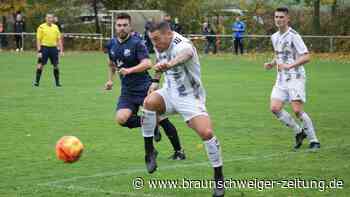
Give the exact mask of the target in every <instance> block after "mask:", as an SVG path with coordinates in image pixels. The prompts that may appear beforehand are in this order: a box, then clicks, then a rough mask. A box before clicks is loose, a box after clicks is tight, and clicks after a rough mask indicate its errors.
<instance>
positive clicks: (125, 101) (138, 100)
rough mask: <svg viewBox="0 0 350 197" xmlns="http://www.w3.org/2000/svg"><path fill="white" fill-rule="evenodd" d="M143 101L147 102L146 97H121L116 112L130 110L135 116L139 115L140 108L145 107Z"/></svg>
mask: <svg viewBox="0 0 350 197" xmlns="http://www.w3.org/2000/svg"><path fill="white" fill-rule="evenodd" d="M143 100H145V97H143V96H127V95H121V96H120V97H119V99H118V103H117V109H116V110H117V111H118V110H119V109H130V110H131V111H132V113H133V114H137V112H138V111H139V108H140V106H142V105H143Z"/></svg>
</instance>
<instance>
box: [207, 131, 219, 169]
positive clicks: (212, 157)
mask: <svg viewBox="0 0 350 197" xmlns="http://www.w3.org/2000/svg"><path fill="white" fill-rule="evenodd" d="M204 145H205V149H206V150H207V154H208V158H209V161H210V162H211V165H212V166H213V167H214V168H216V167H220V166H222V157H221V148H220V143H219V141H218V140H217V139H216V137H215V136H214V137H212V138H211V139H210V140H207V141H204Z"/></svg>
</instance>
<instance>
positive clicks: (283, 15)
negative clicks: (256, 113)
mask: <svg viewBox="0 0 350 197" xmlns="http://www.w3.org/2000/svg"><path fill="white" fill-rule="evenodd" d="M288 23H289V14H288V8H277V9H276V11H275V25H276V26H277V28H278V31H277V32H276V33H274V34H273V35H272V37H271V40H272V45H273V48H274V52H275V58H274V59H273V60H272V61H271V62H269V63H265V64H264V67H265V69H271V68H273V67H274V66H276V68H277V79H276V83H275V85H274V87H273V89H272V93H271V112H272V113H273V114H275V115H276V117H277V119H278V120H280V121H281V122H282V123H283V124H285V125H286V126H288V127H290V128H292V129H293V131H294V133H295V140H296V143H295V146H294V148H295V149H299V148H300V147H301V145H302V143H303V140H304V139H305V138H306V137H307V138H308V140H309V141H310V144H309V148H310V149H312V150H317V149H319V148H320V143H319V141H318V139H317V137H316V134H315V128H314V126H313V123H312V121H311V118H310V117H309V115H308V114H307V113H306V112H304V109H303V106H304V103H305V102H306V95H305V81H306V75H305V70H304V66H303V65H304V64H306V63H307V62H309V61H310V55H309V51H308V49H307V47H306V46H305V44H304V42H303V40H302V38H301V36H300V35H299V34H298V33H297V32H296V31H295V30H293V29H292V28H291V27H289V25H288ZM285 102H289V103H290V104H291V107H292V110H293V112H294V113H295V115H296V117H297V118H298V119H299V120H300V121H301V124H298V123H297V121H295V119H293V117H292V116H291V115H290V114H289V113H288V112H287V111H285V110H284V109H283V106H284V103H285Z"/></svg>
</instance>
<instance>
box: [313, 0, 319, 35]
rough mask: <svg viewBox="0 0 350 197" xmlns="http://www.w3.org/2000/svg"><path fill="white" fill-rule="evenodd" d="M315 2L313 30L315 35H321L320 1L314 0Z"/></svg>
mask: <svg viewBox="0 0 350 197" xmlns="http://www.w3.org/2000/svg"><path fill="white" fill-rule="evenodd" d="M313 2H314V17H313V29H314V33H315V34H319V33H320V31H321V21H320V0H314V1H313Z"/></svg>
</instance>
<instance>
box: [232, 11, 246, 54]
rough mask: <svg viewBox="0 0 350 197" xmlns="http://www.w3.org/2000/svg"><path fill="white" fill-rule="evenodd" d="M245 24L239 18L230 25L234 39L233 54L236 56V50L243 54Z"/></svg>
mask: <svg viewBox="0 0 350 197" xmlns="http://www.w3.org/2000/svg"><path fill="white" fill-rule="evenodd" d="M245 28H246V26H245V23H244V22H243V21H241V20H240V17H239V16H237V17H236V22H234V23H233V24H232V31H233V38H234V48H235V53H236V55H238V48H239V50H240V52H241V54H243V35H244V32H245Z"/></svg>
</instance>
